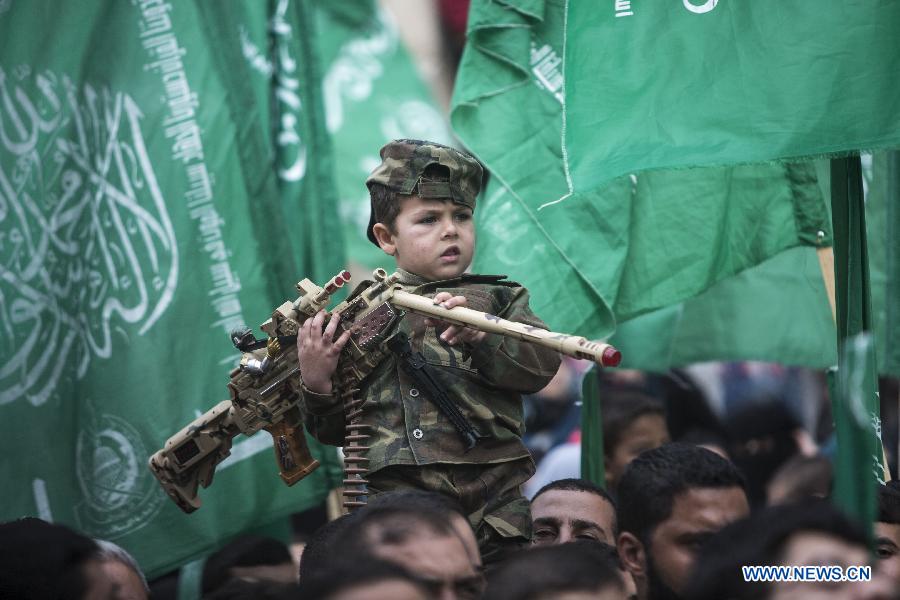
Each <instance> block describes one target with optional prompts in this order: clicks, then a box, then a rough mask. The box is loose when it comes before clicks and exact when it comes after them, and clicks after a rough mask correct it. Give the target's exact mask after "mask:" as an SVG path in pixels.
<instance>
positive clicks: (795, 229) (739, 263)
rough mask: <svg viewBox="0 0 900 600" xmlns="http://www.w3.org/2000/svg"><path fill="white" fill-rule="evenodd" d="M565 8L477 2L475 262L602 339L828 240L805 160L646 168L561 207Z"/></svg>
mask: <svg viewBox="0 0 900 600" xmlns="http://www.w3.org/2000/svg"><path fill="white" fill-rule="evenodd" d="M563 17H564V3H563V2H562V1H561V0H559V1H555V0H548V1H547V2H529V3H527V4H523V3H513V2H504V1H497V2H489V3H474V4H473V5H472V8H471V13H470V19H469V42H468V44H467V46H466V49H465V52H464V55H463V58H462V63H461V67H460V71H459V74H458V77H457V84H456V88H455V92H454V99H453V106H452V111H451V122H452V124H453V127H454V129H455V131H456V133H457V134H458V135H459V136H460V138H461V140H462V141H463V143H464V144H465V145H466V146H467V147H468V148H469V149H470V150H472V151H473V152H474V153H475V154H476V156H478V158H479V159H481V160H482V161H483V162H484V163H485V165H486V166H487V168H488V169H489V170H490V171H491V180H490V182H489V184H488V187H487V190H486V194H485V200H484V201H483V202H480V203H479V209H478V213H477V214H476V223H477V226H478V240H477V245H476V254H475V261H474V266H473V270H475V271H477V272H500V273H506V274H509V275H510V276H511V277H512V278H513V279H517V280H520V281H522V282H523V283H524V284H525V285H527V286H528V288H529V289H530V290H531V291H532V294H533V300H532V306H533V308H534V310H535V312H536V313H537V314H538V315H540V316H541V318H543V319H544V320H545V321H546V322H547V323H548V325H550V327H551V329H554V330H560V331H565V332H574V333H579V334H582V335H585V336H588V337H594V338H597V337H603V336H606V335H609V334H610V333H612V331H613V330H614V327H615V322H616V321H626V320H628V319H632V318H635V317H637V316H639V315H641V314H644V313H648V312H651V311H654V310H657V309H660V308H663V307H668V306H671V305H672V304H675V303H679V302H681V301H683V300H685V299H687V298H690V297H693V296H695V295H697V294H699V293H701V292H703V291H704V290H706V289H707V288H709V287H711V286H713V285H715V284H716V283H718V282H719V281H723V280H725V279H727V278H729V277H731V276H733V275H735V274H737V273H740V272H741V271H743V270H745V269H748V268H750V267H753V266H755V265H757V264H759V263H761V262H763V261H765V260H767V259H769V258H770V257H772V256H775V255H777V254H779V253H780V252H782V251H784V250H787V249H790V248H793V247H797V246H801V245H810V244H822V245H824V244H828V243H830V227H829V225H828V222H827V211H826V210H825V208H824V203H823V199H822V196H821V193H820V192H819V190H818V188H817V186H816V178H815V173H814V169H813V168H812V167H811V166H810V165H807V164H765V165H756V166H738V167H731V168H717V169H703V170H680V171H658V172H650V173H642V174H640V175H637V176H634V175H632V176H630V177H626V178H620V179H617V180H615V181H613V182H611V183H608V184H606V185H604V186H602V187H594V188H591V189H587V188H585V189H582V190H578V191H577V192H576V193H575V194H573V195H570V196H568V197H566V198H565V199H564V200H562V201H560V202H556V203H554V201H556V200H557V199H559V198H561V197H563V196H565V195H566V194H567V193H568V190H569V187H568V184H567V180H566V172H565V170H564V162H563V150H562V146H561V139H562V126H563V120H562V116H563V106H562V103H561V98H562V96H561V85H562V79H561V75H562V72H561V56H562V46H563V31H564V30H563ZM598 53H599V54H602V53H600V52H598ZM820 231H821V232H822V233H823V235H821V236H820V235H819V232H820Z"/></svg>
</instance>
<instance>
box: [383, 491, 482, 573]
mask: <svg viewBox="0 0 900 600" xmlns="http://www.w3.org/2000/svg"><path fill="white" fill-rule="evenodd" d="M369 507H370V509H375V508H398V509H403V510H407V511H417V510H425V511H428V512H431V511H433V512H437V513H439V514H441V515H443V517H444V518H445V519H446V520H447V521H448V522H449V523H450V526H451V527H452V528H453V531H454V532H455V533H456V535H457V536H459V539H460V540H462V542H463V546H465V548H466V553H467V554H468V555H469V560H470V561H471V562H472V564H474V565H476V566H477V567H478V568H479V569H480V568H481V566H482V562H481V551H480V550H479V549H478V540H476V539H475V532H474V531H473V530H472V526H471V525H470V524H469V520H468V519H467V518H466V515H465V513H464V512H463V509H462V507H460V505H459V503H458V502H457V501H455V500H453V499H452V498H450V497H449V496H445V495H443V494H438V493H437V492H429V491H426V490H398V491H394V492H386V493H382V494H378V495H377V496H375V497H374V498H372V499H371V500H369Z"/></svg>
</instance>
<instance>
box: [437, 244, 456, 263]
mask: <svg viewBox="0 0 900 600" xmlns="http://www.w3.org/2000/svg"><path fill="white" fill-rule="evenodd" d="M459 255H460V251H459V246H450V247H449V248H447V249H446V250H444V253H443V254H441V258H443V259H444V260H446V261H451V260H454V259H456V258H457V257H458V256H459Z"/></svg>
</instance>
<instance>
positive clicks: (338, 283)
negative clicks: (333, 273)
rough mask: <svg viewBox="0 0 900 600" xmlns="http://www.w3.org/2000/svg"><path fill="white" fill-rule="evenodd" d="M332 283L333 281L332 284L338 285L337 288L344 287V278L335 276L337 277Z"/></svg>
mask: <svg viewBox="0 0 900 600" xmlns="http://www.w3.org/2000/svg"><path fill="white" fill-rule="evenodd" d="M331 283H332V284H333V285H334V287H336V288H339V287H344V280H343V279H341V278H340V277H335V278H334V281H332V282H331Z"/></svg>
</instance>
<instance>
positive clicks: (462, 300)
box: [443, 296, 467, 308]
mask: <svg viewBox="0 0 900 600" xmlns="http://www.w3.org/2000/svg"><path fill="white" fill-rule="evenodd" d="M466 302H467V300H466V297H465V296H453V297H452V298H448V299H447V301H446V302H444V303H443V304H444V306H445V307H446V308H453V307H454V306H465V304H466Z"/></svg>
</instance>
